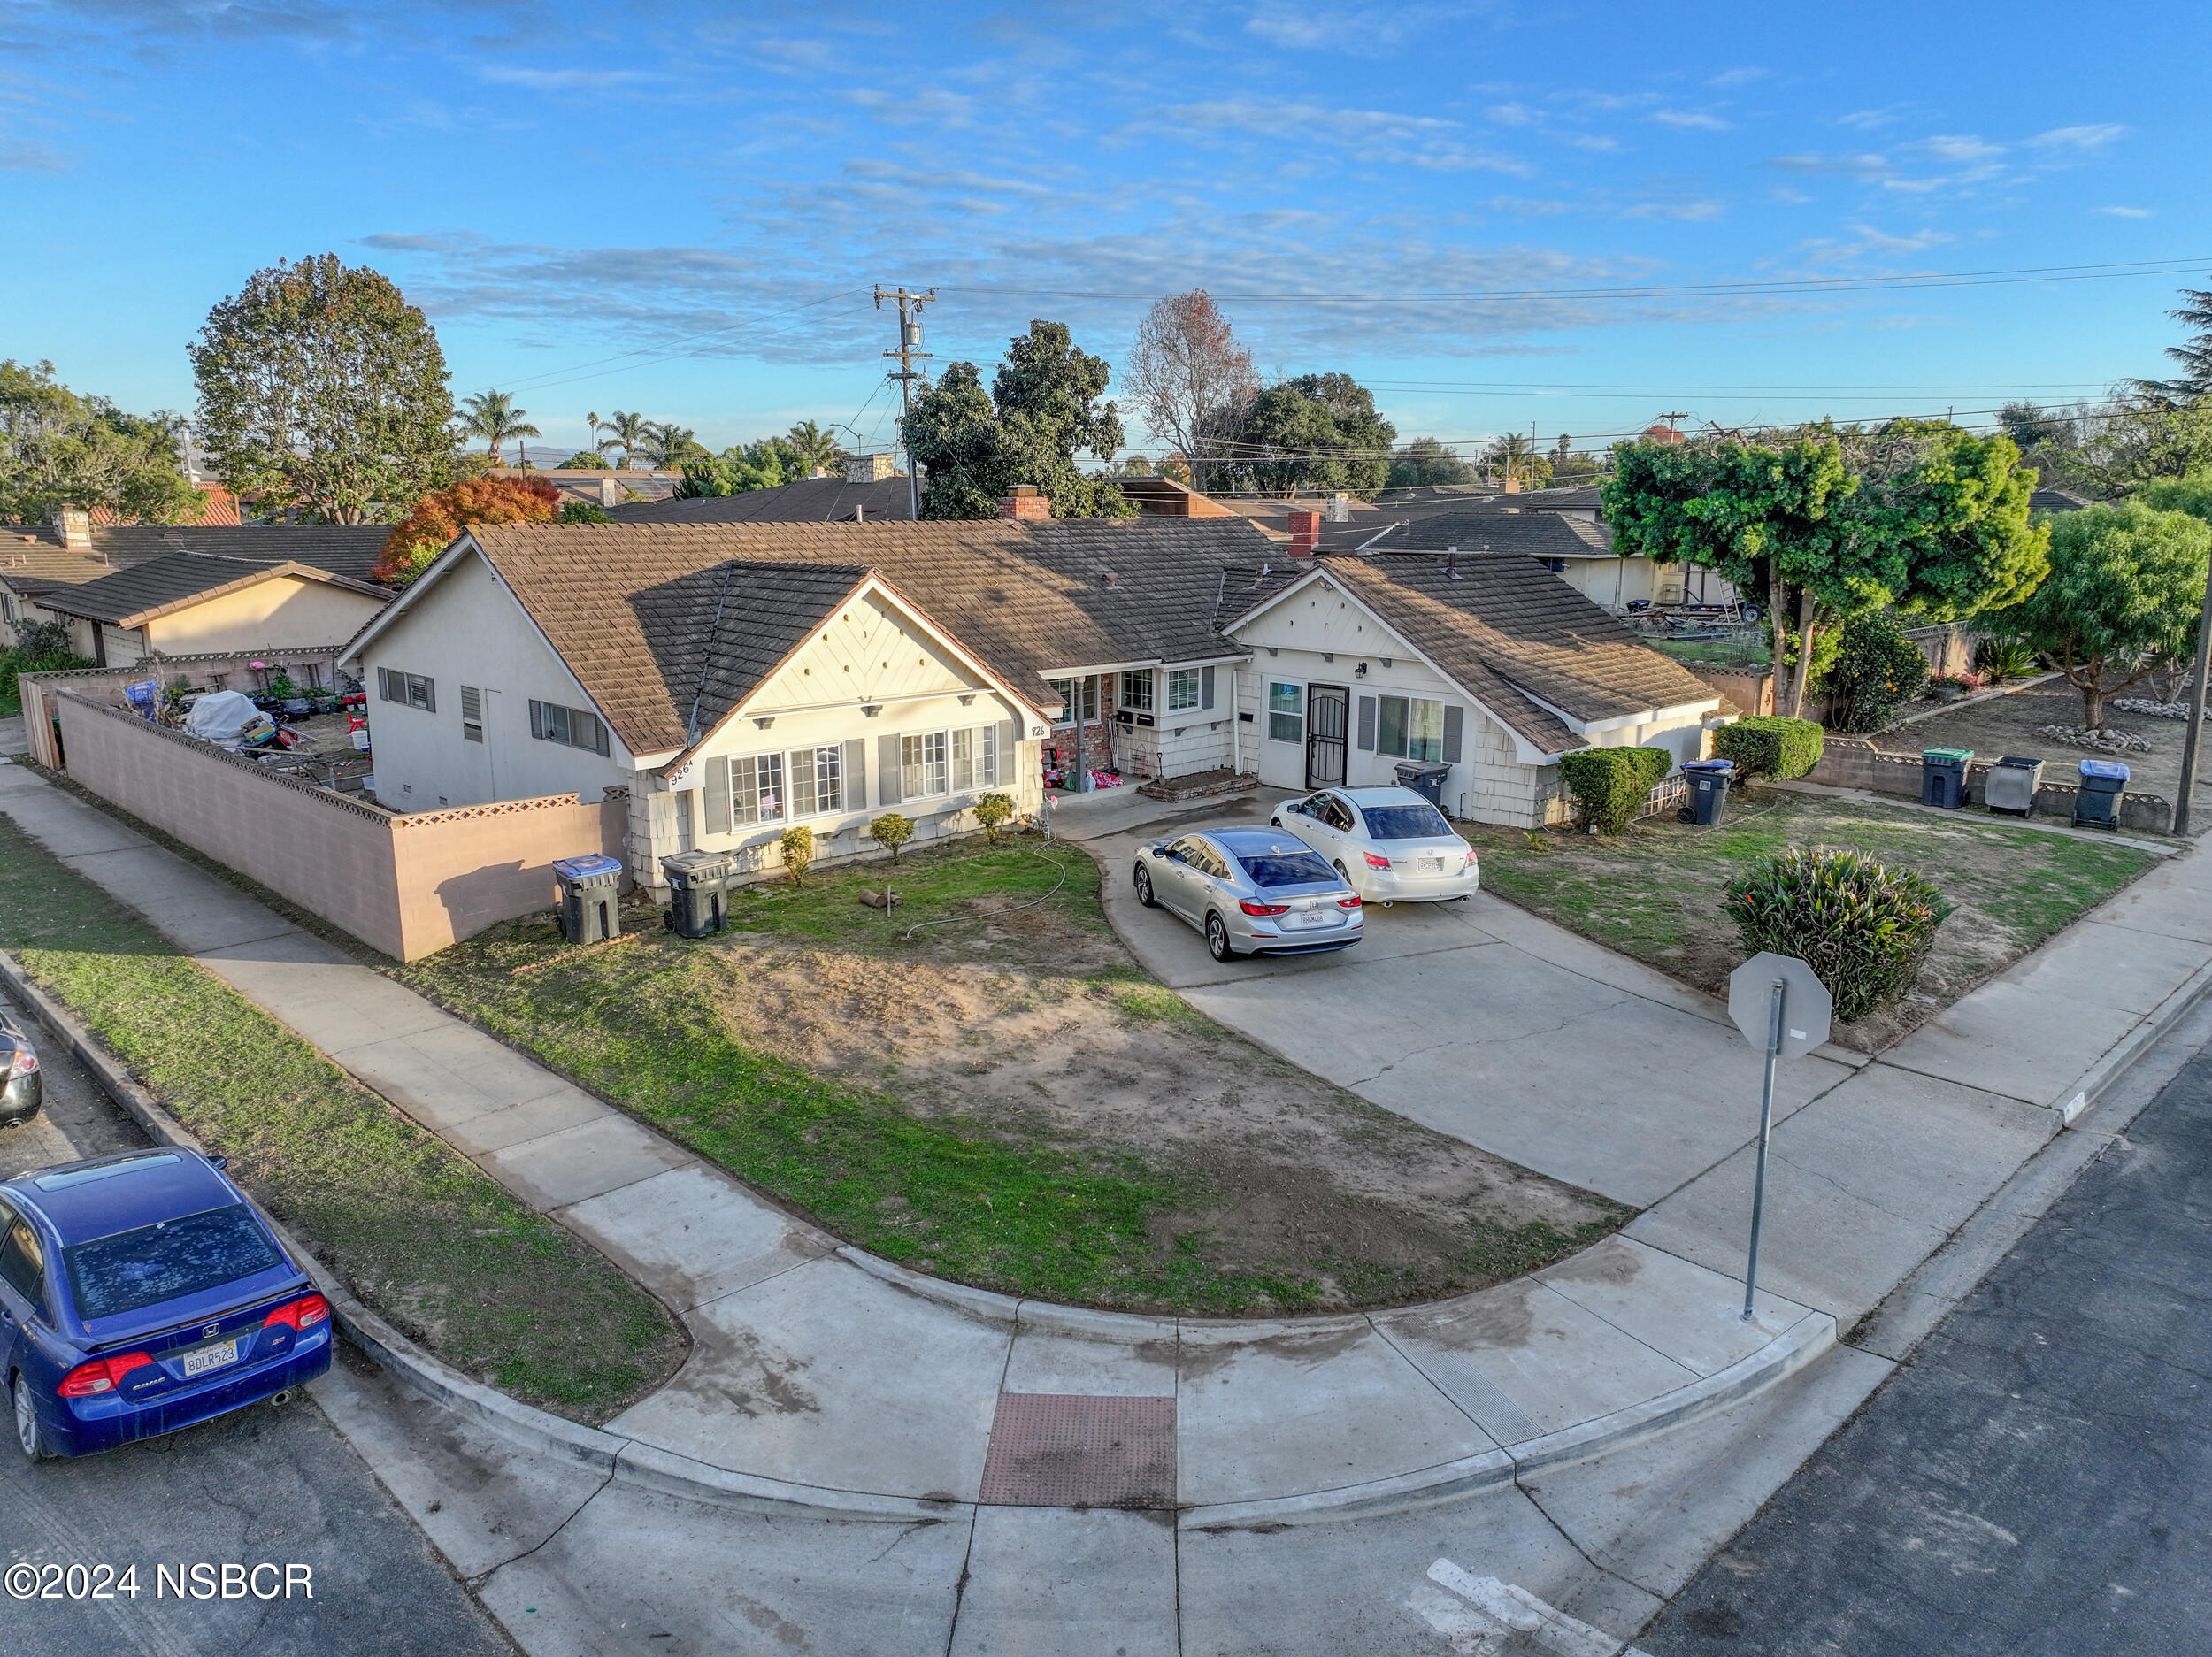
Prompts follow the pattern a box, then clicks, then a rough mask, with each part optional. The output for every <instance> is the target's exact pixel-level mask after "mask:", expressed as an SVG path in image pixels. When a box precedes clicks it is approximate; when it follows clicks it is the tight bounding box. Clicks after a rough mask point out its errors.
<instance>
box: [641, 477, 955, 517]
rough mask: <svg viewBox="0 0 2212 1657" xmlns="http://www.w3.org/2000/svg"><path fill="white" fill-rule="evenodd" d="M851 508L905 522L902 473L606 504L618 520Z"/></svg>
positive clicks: (909, 506)
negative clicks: (864, 480)
mask: <svg viewBox="0 0 2212 1657" xmlns="http://www.w3.org/2000/svg"><path fill="white" fill-rule="evenodd" d="M855 511H860V512H862V513H864V518H865V521H867V522H869V523H879V522H883V521H887V520H889V521H895V522H903V523H911V522H912V521H913V518H914V507H913V502H912V500H911V499H910V496H909V494H908V490H907V486H906V479H904V478H903V477H890V478H881V479H877V480H875V481H874V482H872V483H850V482H848V481H847V480H846V479H843V478H803V479H800V480H799V481H798V482H796V483H786V484H780V485H779V486H777V487H775V488H772V489H749V490H747V491H746V492H745V493H744V494H742V495H708V496H705V497H704V498H703V499H698V500H689V501H678V500H666V501H634V502H629V503H627V504H626V505H623V506H618V507H615V508H613V509H611V514H610V515H611V517H612V518H614V520H615V522H616V523H618V524H834V523H841V522H844V521H846V520H849V519H850V518H852V516H853V514H854V512H855Z"/></svg>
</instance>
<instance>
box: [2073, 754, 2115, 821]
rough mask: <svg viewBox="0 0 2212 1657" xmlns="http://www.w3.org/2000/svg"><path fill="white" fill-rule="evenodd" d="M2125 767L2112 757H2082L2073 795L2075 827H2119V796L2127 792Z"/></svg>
mask: <svg viewBox="0 0 2212 1657" xmlns="http://www.w3.org/2000/svg"><path fill="white" fill-rule="evenodd" d="M2127 786H2128V768H2127V767H2126V766H2125V765H2123V764H2122V763H2120V762H2119V761H2118V760H2116V759H2085V760H2084V761H2082V763H2081V785H2080V791H2079V792H2078V793H2077V794H2075V795H2074V825H2075V826H2076V827H2077V828H2080V827H2084V826H2086V827H2089V828H2108V829H2116V828H2118V827H2119V826H2120V796H2121V795H2122V794H2125V793H2126V792H2127Z"/></svg>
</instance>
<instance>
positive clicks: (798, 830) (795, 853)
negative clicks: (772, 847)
mask: <svg viewBox="0 0 2212 1657" xmlns="http://www.w3.org/2000/svg"><path fill="white" fill-rule="evenodd" d="M782 844H783V866H784V868H785V870H786V871H788V873H789V874H790V876H791V884H792V885H793V886H797V885H798V884H799V883H800V882H801V881H803V880H804V879H805V878H806V871H807V870H808V868H809V867H810V865H811V864H812V863H813V862H814V831H813V830H812V829H810V828H809V827H807V825H805V824H803V823H795V824H793V825H791V826H790V827H789V828H787V829H786V830H784V832H783V842H782Z"/></svg>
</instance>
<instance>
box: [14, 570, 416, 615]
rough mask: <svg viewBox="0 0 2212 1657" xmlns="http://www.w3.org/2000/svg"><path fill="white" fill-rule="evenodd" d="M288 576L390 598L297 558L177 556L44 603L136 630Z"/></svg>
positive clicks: (67, 590)
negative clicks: (272, 561)
mask: <svg viewBox="0 0 2212 1657" xmlns="http://www.w3.org/2000/svg"><path fill="white" fill-rule="evenodd" d="M281 576H293V577H296V578H297V579H303V580H310V581H327V582H329V583H331V584H332V585H334V586H338V587H347V588H349V589H351V590H352V591H354V592H357V593H360V594H363V595H371V596H374V597H377V598H385V599H388V598H389V597H390V596H391V592H390V590H389V589H388V588H386V587H376V586H373V585H371V584H370V583H369V582H366V581H359V580H356V579H353V578H351V577H349V576H342V575H334V574H332V573H331V572H328V571H326V570H319V569H316V568H314V567H312V566H311V565H308V564H300V563H298V562H296V561H294V560H289V559H288V560H286V561H285V562H283V563H280V564H268V563H264V562H262V561H261V560H259V559H246V558H218V557H211V556H203V555H201V554H198V553H190V552H175V553H171V554H169V555H168V556H165V557H158V558H148V559H145V560H143V561H142V562H141V563H138V564H131V565H128V566H127V567H126V568H124V569H120V570H117V571H115V572H112V573H111V574H108V575H104V576H102V577H101V578H100V579H98V580H96V581H87V582H84V583H82V584H81V585H78V586H72V587H59V588H57V589H55V590H54V591H52V592H50V593H48V594H47V595H45V597H44V599H43V600H42V602H43V603H44V605H45V607H46V608H47V609H48V610H53V611H55V612H56V613H57V614H59V615H64V616H82V617H85V618H88V619H89V620H92V621H104V622H110V623H112V624H113V625H116V626H119V627H136V626H139V625H142V624H143V623H145V622H148V621H150V620H152V619H153V618H155V617H157V616H161V615H165V614H167V613H168V612H169V611H171V610H179V609H181V608H183V607H184V606H186V605H188V604H191V603H196V602H203V601H204V600H207V599H211V598H213V597H215V596H217V595H219V594H222V593H227V592H233V591H235V590H236V589H238V588H240V587H251V586H254V585H255V584H256V583H257V582H261V581H266V580H273V579H277V578H279V577H281Z"/></svg>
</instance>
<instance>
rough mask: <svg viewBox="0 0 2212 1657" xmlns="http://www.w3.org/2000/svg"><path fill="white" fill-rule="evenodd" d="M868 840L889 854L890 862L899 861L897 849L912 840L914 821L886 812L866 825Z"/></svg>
mask: <svg viewBox="0 0 2212 1657" xmlns="http://www.w3.org/2000/svg"><path fill="white" fill-rule="evenodd" d="M868 838H869V839H870V840H873V841H875V843H876V844H877V845H879V846H880V847H882V848H883V849H884V850H886V851H887V852H889V853H890V854H891V861H892V862H893V863H896V862H898V860H899V848H900V847H902V846H903V845H905V844H906V842H907V841H909V840H912V839H913V838H914V819H913V818H912V817H901V816H900V815H899V814H898V813H897V812H896V811H886V812H885V813H884V814H883V815H882V816H881V817H878V818H877V819H876V820H875V821H874V822H872V823H871V824H869V825H868Z"/></svg>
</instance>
